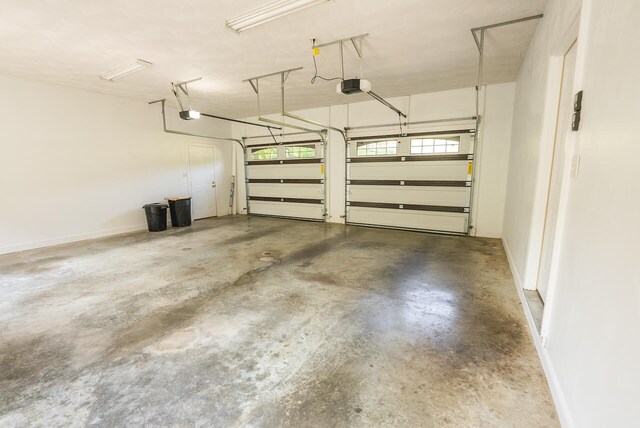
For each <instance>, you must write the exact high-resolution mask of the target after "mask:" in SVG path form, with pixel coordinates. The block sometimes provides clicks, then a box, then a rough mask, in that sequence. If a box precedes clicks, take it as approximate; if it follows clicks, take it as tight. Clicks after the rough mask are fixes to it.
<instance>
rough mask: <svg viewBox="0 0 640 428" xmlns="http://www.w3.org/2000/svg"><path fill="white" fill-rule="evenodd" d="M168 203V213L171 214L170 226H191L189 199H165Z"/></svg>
mask: <svg viewBox="0 0 640 428" xmlns="http://www.w3.org/2000/svg"><path fill="white" fill-rule="evenodd" d="M165 199H166V200H167V201H169V212H170V213H171V226H173V227H185V226H191V198H190V197H187V198H180V197H171V198H165Z"/></svg>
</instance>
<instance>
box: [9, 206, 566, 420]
mask: <svg viewBox="0 0 640 428" xmlns="http://www.w3.org/2000/svg"><path fill="white" fill-rule="evenodd" d="M0 297H1V298H0V426H31V425H47V426H86V425H90V426H122V425H130V426H143V425H159V426H176V425H179V426H184V425H186V426H191V425H201V426H291V427H304V426H309V427H323V426H327V427H329V426H330V427H336V426H362V427H371V426H438V427H440V426H452V427H454V426H455V427H459V426H527V427H538V426H539V427H543V426H544V427H548V426H557V425H558V420H557V416H556V413H555V410H554V407H553V404H552V400H551V396H550V394H549V390H548V387H547V384H546V381H545V378H544V375H543V372H542V368H541V366H540V363H539V360H538V357H537V354H536V351H535V348H534V346H533V343H532V340H531V337H530V335H529V332H528V329H527V326H526V321H525V319H524V315H523V313H522V308H521V306H520V302H519V299H518V296H517V294H516V290H515V287H514V285H513V281H512V279H511V273H510V271H509V267H508V264H507V261H506V257H505V254H504V251H503V249H502V246H501V243H500V241H499V240H493V239H481V238H477V239H470V238H460V237H446V236H433V235H426V234H417V233H411V232H402V231H390V230H379V229H364V228H351V227H345V226H340V225H329V224H316V223H304V222H299V221H289V220H283V219H268V218H247V217H245V216H233V217H231V216H230V217H224V218H217V219H208V220H201V221H197V222H195V223H194V225H193V226H192V227H190V228H187V229H173V230H168V231H166V232H160V233H155V234H149V233H146V232H140V233H131V234H127V235H121V236H117V237H110V238H106V239H98V240H92V241H85V242H80V243H75V244H68V245H62V246H57V247H52V248H45V249H39V250H32V251H26V252H21V253H15V254H9V255H4V256H0Z"/></svg>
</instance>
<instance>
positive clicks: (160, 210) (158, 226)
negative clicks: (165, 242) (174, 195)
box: [142, 203, 167, 232]
mask: <svg viewBox="0 0 640 428" xmlns="http://www.w3.org/2000/svg"><path fill="white" fill-rule="evenodd" d="M142 208H144V213H145V214H146V216H147V227H148V228H149V232H161V231H163V230H167V204H161V203H154V204H146V205H145V206H143V207H142Z"/></svg>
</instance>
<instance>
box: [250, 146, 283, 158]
mask: <svg viewBox="0 0 640 428" xmlns="http://www.w3.org/2000/svg"><path fill="white" fill-rule="evenodd" d="M277 158H278V149H277V148H275V147H269V148H263V149H251V159H252V160H268V159H277Z"/></svg>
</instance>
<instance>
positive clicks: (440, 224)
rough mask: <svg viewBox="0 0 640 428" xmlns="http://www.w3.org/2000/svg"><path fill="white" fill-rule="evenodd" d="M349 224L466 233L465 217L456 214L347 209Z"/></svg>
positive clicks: (360, 208)
mask: <svg viewBox="0 0 640 428" xmlns="http://www.w3.org/2000/svg"><path fill="white" fill-rule="evenodd" d="M348 211H349V222H350V223H358V224H372V225H377V226H388V227H402V228H409V229H424V230H432V231H443V232H450V233H466V231H467V215H466V214H458V213H440V212H423V211H412V210H396V209H379V208H366V207H348Z"/></svg>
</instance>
